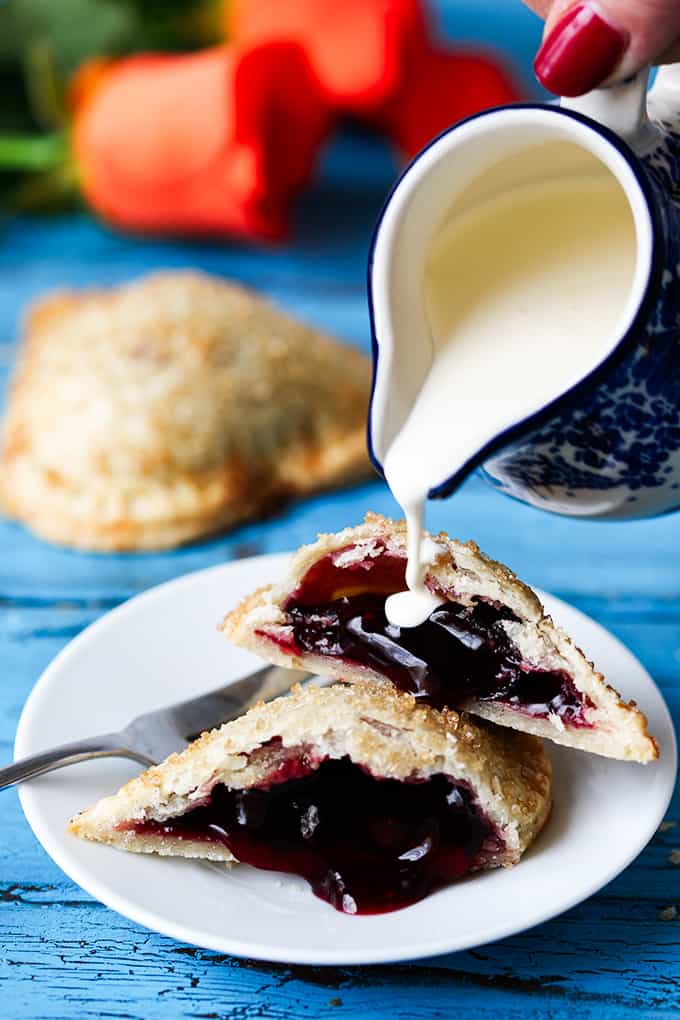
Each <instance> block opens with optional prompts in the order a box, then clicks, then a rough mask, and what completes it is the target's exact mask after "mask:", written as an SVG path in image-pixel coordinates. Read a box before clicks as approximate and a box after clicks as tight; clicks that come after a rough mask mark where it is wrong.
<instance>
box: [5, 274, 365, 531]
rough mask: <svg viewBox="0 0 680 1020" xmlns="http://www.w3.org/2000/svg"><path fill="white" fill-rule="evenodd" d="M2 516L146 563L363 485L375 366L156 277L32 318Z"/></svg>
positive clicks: (237, 301)
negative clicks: (338, 488) (143, 552)
mask: <svg viewBox="0 0 680 1020" xmlns="http://www.w3.org/2000/svg"><path fill="white" fill-rule="evenodd" d="M25 333H26V335H25V339H24V342H23V348H22V353H21V357H20V362H19V366H18V370H17V373H16V376H15V379H14V383H13V386H12V388H11V392H10V397H9V402H8V407H7V412H6V417H5V421H4V428H3V438H2V443H1V444H0V504H2V506H3V509H4V510H5V512H6V513H7V514H9V515H10V516H12V517H15V518H17V519H18V520H20V521H23V522H24V523H25V524H27V525H28V526H29V527H30V528H32V529H33V530H34V531H36V532H37V533H38V534H40V535H42V536H43V537H45V538H47V539H49V540H51V541H54V542H58V543H62V544H65V545H73V546H77V547H80V548H88V549H102V550H115V549H151V548H164V547H170V546H174V545H177V544H179V543H181V542H186V541H188V540H190V539H193V538H196V537H198V536H200V535H204V534H207V533H210V532H214V531H217V530H220V529H222V528H226V527H230V526H232V525H234V524H236V523H238V522H239V521H242V520H245V519H248V518H251V517H253V516H256V515H261V514H262V513H265V512H267V511H269V510H271V509H272V508H274V507H275V506H276V505H278V504H280V503H281V502H282V501H284V500H285V499H287V498H290V497H294V496H297V495H304V494H305V493H309V492H312V491H315V490H318V489H321V488H324V487H326V486H330V485H335V484H338V483H341V482H343V481H345V480H348V479H351V478H355V477H360V476H363V475H367V474H368V473H370V467H369V464H368V458H367V453H366V443H365V417H366V409H367V406H368V396H369V388H370V366H369V364H368V361H367V359H366V358H364V357H363V355H361V354H360V353H359V352H358V351H356V350H354V349H352V348H350V347H346V346H343V345H341V344H338V343H335V342H333V341H332V340H330V339H329V338H328V337H326V336H324V335H322V334H321V333H319V332H318V331H316V330H314V329H311V328H310V327H308V326H305V325H303V324H302V323H300V322H298V321H297V320H295V319H293V318H292V317H290V316H288V315H285V314H284V313H283V312H281V311H279V310H278V309H276V308H274V307H273V306H272V305H270V304H269V303H268V302H267V301H265V300H263V299H262V298H260V297H258V296H256V295H255V294H253V293H251V292H250V291H248V290H246V289H245V288H243V287H240V286H238V285H235V284H232V283H227V282H225V281H222V280H218V279H212V278H210V277H208V276H204V275H202V274H199V273H192V272H166V273H159V274H157V275H153V276H149V277H146V278H143V279H141V280H139V281H136V282H133V283H130V284H127V285H125V286H122V287H119V288H115V289H112V290H109V291H88V292H82V293H75V292H74V293H69V292H64V293H57V294H54V295H51V296H48V297H47V298H46V299H44V300H42V301H41V302H39V303H38V304H36V305H35V306H34V307H33V308H32V310H31V311H30V313H29V315H28V318H27V323H26V330H25Z"/></svg>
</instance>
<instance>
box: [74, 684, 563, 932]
mask: <svg viewBox="0 0 680 1020" xmlns="http://www.w3.org/2000/svg"><path fill="white" fill-rule="evenodd" d="M549 810H550V764H549V762H548V760H547V758H546V756H545V754H544V752H543V749H542V747H541V745H540V743H539V741H537V740H535V739H534V738H532V737H528V736H525V735H522V734H518V733H512V732H510V731H507V730H501V729H497V728H495V727H493V726H488V725H485V724H481V726H478V725H475V724H474V723H473V722H472V721H470V720H469V719H466V718H465V717H463V716H459V715H458V713H455V712H438V711H435V710H434V709H430V708H427V707H424V706H418V705H416V703H415V701H414V699H413V698H411V697H410V696H408V695H405V694H400V693H399V692H397V691H394V690H392V689H390V688H383V689H380V688H378V687H376V685H374V684H356V685H352V686H349V685H336V686H334V687H327V688H318V687H307V688H306V689H305V690H302V689H301V688H295V689H294V690H293V692H292V694H291V695H290V696H288V697H286V698H279V699H277V700H276V701H274V702H270V703H268V704H266V705H265V704H262V705H259V706H257V707H256V708H254V709H252V710H251V711H250V712H248V713H247V714H246V715H245V716H242V717H241V718H240V719H237V720H235V721H233V722H231V723H227V724H225V725H224V726H222V727H221V728H220V729H218V730H214V731H213V732H212V733H206V734H204V735H203V736H202V737H201V738H200V739H199V740H197V741H196V742H195V743H194V744H192V745H191V746H190V747H189V748H187V750H186V751H184V752H183V753H182V754H179V755H171V756H170V758H168V759H167V761H166V762H164V763H163V764H162V765H159V766H156V767H154V768H152V769H149V770H148V771H147V772H145V773H143V774H142V775H141V776H139V777H137V778H136V779H133V780H132V781H131V782H129V783H128V784H127V785H126V786H124V787H123V788H122V789H121V790H120V791H119V792H118V793H117V794H115V795H114V796H112V797H107V798H104V799H103V800H101V801H99V803H98V804H96V805H95V806H94V807H92V808H90V809H89V810H88V811H85V812H83V813H82V814H80V815H78V816H77V817H76V818H74V819H73V820H72V822H71V825H70V828H71V831H72V832H73V833H75V834H76V835H78V836H81V837H83V838H85V839H92V840H96V841H98V842H103V843H109V844H111V845H113V846H117V847H120V848H122V849H126V850H132V851H137V852H141V853H153V852H157V853H160V854H166V855H168V854H169V855H179V856H185V857H197V858H207V859H211V860H219V861H227V862H229V861H235V860H240V861H242V862H246V863H250V864H253V865H255V866H256V867H260V868H266V869H268V870H274V871H284V872H293V873H296V874H299V875H302V876H303V877H305V878H306V879H307V880H308V881H309V883H310V885H311V886H312V888H313V890H314V892H315V893H316V894H317V895H318V896H319V897H321V898H322V899H324V900H326V901H328V902H329V903H331V904H332V905H333V906H335V907H336V908H337V909H339V910H342V911H344V912H346V913H377V912H383V911H386V910H394V909H397V908H399V907H402V906H406V905H407V904H409V903H413V902H415V901H417V900H419V899H422V898H423V896H425V895H427V894H428V893H429V892H430V891H432V890H434V889H436V888H438V887H440V886H442V885H445V884H448V883H449V882H450V881H452V880H455V879H456V878H459V877H461V876H462V875H464V874H466V873H468V872H470V871H476V870H480V869H484V868H493V867H500V866H509V865H512V864H515V863H517V861H518V860H519V858H520V856H521V855H522V853H523V852H524V850H525V849H526V848H527V846H529V844H530V843H531V842H532V841H533V839H534V838H535V837H536V835H537V834H538V833H539V832H540V830H541V828H542V826H543V824H544V822H545V820H546V818H547V816H548V813H549Z"/></svg>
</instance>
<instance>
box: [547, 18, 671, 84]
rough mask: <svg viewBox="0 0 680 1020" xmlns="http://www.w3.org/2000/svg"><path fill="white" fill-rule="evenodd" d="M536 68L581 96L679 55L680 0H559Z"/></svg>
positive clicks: (554, 82)
mask: <svg viewBox="0 0 680 1020" xmlns="http://www.w3.org/2000/svg"><path fill="white" fill-rule="evenodd" d="M532 6H534V7H539V9H540V8H541V7H543V8H548V10H547V12H546V13H547V19H546V28H545V35H544V38H543V44H542V46H541V48H540V50H539V51H538V54H537V56H536V61H535V64H534V68H535V71H536V75H537V77H538V79H539V81H540V82H541V83H542V84H543V85H544V86H545V87H546V88H547V89H550V91H551V92H555V93H556V94H557V95H562V96H579V95H582V94H583V93H584V92H589V91H590V90H591V89H594V88H597V87H598V86H600V85H609V84H613V83H614V82H618V81H622V80H624V79H625V78H628V77H630V76H631V75H632V74H635V72H637V71H639V70H640V69H641V68H643V67H645V66H646V65H648V64H652V63H655V62H658V61H659V60H665V59H667V60H672V59H680V45H679V43H680V4H679V3H678V2H677V0H585V2H584V0H579V2H576V3H574V2H573V0H555V2H553V3H552V4H548V3H543V4H537V3H533V4H532Z"/></svg>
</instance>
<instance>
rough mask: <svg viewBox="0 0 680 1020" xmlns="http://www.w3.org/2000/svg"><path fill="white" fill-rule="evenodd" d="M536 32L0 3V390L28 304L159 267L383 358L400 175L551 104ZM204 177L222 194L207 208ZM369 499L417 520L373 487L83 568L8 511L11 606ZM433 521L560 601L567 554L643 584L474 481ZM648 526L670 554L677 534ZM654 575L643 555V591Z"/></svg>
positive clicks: (176, 1)
mask: <svg viewBox="0 0 680 1020" xmlns="http://www.w3.org/2000/svg"><path fill="white" fill-rule="evenodd" d="M319 12H320V13H319ZM541 30H542V26H541V23H540V21H539V19H538V18H536V17H535V16H534V15H533V14H532V13H531V12H530V11H528V9H527V8H526V7H525V6H524V5H523V4H522V3H521V2H520V0H222V2H219V0H195V2H191V0H183V2H182V0H59V3H56V2H53V0H3V2H0V76H1V81H2V92H1V95H2V103H1V104H0V167H1V169H0V210H1V211H0V398H1V396H2V392H3V390H5V389H6V384H7V381H8V379H9V377H10V373H11V369H12V366H13V365H14V363H15V357H16V352H17V342H18V337H19V334H20V324H21V321H22V317H23V316H24V314H25V310H26V308H27V307H28V306H29V305H30V302H31V301H33V300H35V299H36V298H39V297H41V296H42V295H44V294H45V292H49V291H50V290H53V289H55V288H63V287H77V288H88V287H95V286H101V285H116V284H118V283H122V282H125V281H129V280H133V279H136V278H138V277H140V276H143V275H144V274H146V273H148V272H149V271H154V270H158V269H173V268H187V267H189V268H193V269H199V270H204V271H207V272H210V273H214V274H216V275H218V276H221V277H226V278H230V279H234V280H236V281H239V282H242V283H245V284H246V285H249V286H252V287H253V288H256V289H257V290H258V291H259V292H261V293H263V294H264V295H265V296H267V297H269V298H271V299H273V300H274V301H275V302H276V303H277V304H278V305H279V306H280V307H282V308H283V309H285V310H286V311H289V312H292V313H293V314H295V315H298V316H299V317H300V318H301V319H303V320H304V321H307V322H309V323H311V324H312V325H314V326H317V327H320V328H322V329H324V330H328V331H329V332H330V333H331V334H333V335H334V336H336V337H338V338H339V339H341V340H343V341H345V342H349V343H350V344H352V345H354V346H357V347H359V348H360V349H362V350H364V351H365V352H368V351H369V350H370V331H369V322H368V311H367V304H366V285H365V279H366V261H367V254H368V249H369V245H370V240H371V236H372V231H373V226H374V224H375V221H376V218H377V216H378V214H379V212H380V209H381V206H382V203H383V201H384V199H385V196H386V194H387V192H388V191H389V189H390V187H391V185H392V184H393V183H394V180H395V177H396V176H397V174H398V173H399V172H400V169H401V168H403V166H404V165H405V163H406V162H407V160H408V159H409V158H410V157H411V156H412V155H413V153H414V152H415V151H417V149H418V148H419V147H420V146H421V145H423V144H425V143H426V142H427V140H428V139H429V137H431V136H432V135H434V134H435V133H437V132H438V131H439V130H442V129H443V128H444V127H446V126H447V125H449V124H451V123H454V122H455V121H456V120H457V119H459V118H460V117H464V116H467V115H468V114H469V113H472V112H474V111H475V110H477V109H483V108H484V107H485V106H488V105H492V104H495V103H497V102H506V101H512V100H514V99H522V98H544V97H545V94H544V93H542V91H541V90H540V89H539V87H538V85H537V84H536V82H535V80H534V78H533V74H532V70H531V66H532V60H533V55H534V53H535V51H536V48H537V46H538V44H539V42H540V38H541ZM216 152H217V153H219V158H217V159H216V158H215V153H216ZM230 174H231V176H229V175H230ZM187 180H188V181H189V182H190V187H189V192H188V193H187V191H186V190H184V191H183V190H182V188H183V185H184V183H185V182H186V181H187ZM177 182H179V184H178V183H177ZM194 186H195V191H197V192H198V193H199V194H200V195H201V196H204V195H208V196H209V201H208V202H207V203H206V206H205V207H204V208H203V209H202V213H201V216H200V217H197V216H196V214H195V206H192V194H191V187H194ZM369 507H370V508H372V509H375V510H377V511H381V512H386V513H390V514H394V513H396V512H397V509H398V508H397V507H396V505H395V504H394V501H393V500H392V499H391V496H390V494H389V493H388V491H387V490H386V488H385V486H384V485H383V484H382V483H381V482H379V481H377V480H376V481H375V482H372V483H369V484H368V485H366V486H363V487H360V488H359V489H358V490H357V489H356V488H354V489H350V490H344V491H341V492H339V493H337V494H336V495H334V496H332V497H330V496H320V497H316V498H313V499H311V500H308V501H305V502H304V503H302V504H299V505H297V506H296V507H294V508H292V509H289V510H288V511H286V512H285V513H283V514H281V515H279V516H277V517H276V518H275V519H274V520H273V521H271V522H270V523H268V524H267V526H266V528H263V527H262V526H261V525H260V524H258V523H253V524H250V525H246V526H245V527H241V528H239V529H238V531H236V532H235V533H232V534H230V535H226V536H224V537H222V538H219V539H214V540H211V541H210V542H208V543H207V544H206V543H203V544H199V545H198V546H196V545H194V546H189V547H187V548H184V549H181V550H179V551H178V552H177V553H175V554H174V555H172V556H168V555H162V554H157V555H154V554H147V555H145V556H143V557H141V558H140V557H137V559H135V557H134V556H118V557H109V558H106V557H101V556H96V555H95V556H74V554H73V553H71V552H68V551H64V550H62V549H59V548H57V547H49V546H46V545H45V544H44V543H42V542H40V541H38V540H36V539H35V538H33V537H32V536H31V535H30V534H29V533H28V532H27V531H25V530H24V529H22V528H20V527H18V526H17V525H15V524H12V523H9V522H3V521H0V542H1V543H3V546H2V550H3V551H2V561H3V568H4V573H3V579H4V584H5V588H6V589H7V595H8V596H10V597H13V596H15V595H21V593H22V592H26V591H33V590H34V589H35V587H36V586H37V587H38V588H40V590H41V591H43V592H44V594H45V595H46V596H47V595H49V594H51V593H53V592H54V593H56V594H60V593H61V594H65V595H70V596H73V595H76V596H77V595H80V594H86V593H92V592H95V593H96V592H98V591H99V590H100V586H105V587H106V588H107V591H109V590H110V589H111V588H112V589H113V590H114V591H115V592H116V593H117V594H116V597H118V595H120V597H124V596H125V595H127V594H131V593H133V592H134V591H137V590H139V589H140V588H142V587H146V586H148V585H150V584H153V583H155V582H157V581H160V580H163V579H165V578H167V577H171V576H174V575H176V574H177V573H181V572H183V571H185V570H189V569H192V568H195V567H200V566H205V565H208V564H210V563H212V562H221V561H223V560H224V558H225V557H227V558H228V557H230V556H232V555H244V554H249V553H254V552H264V551H269V550H272V551H274V550H278V549H289V548H292V547H294V546H296V545H298V544H299V543H301V542H304V541H308V540H309V538H310V536H312V535H313V534H314V533H315V532H316V531H318V530H320V529H322V530H328V531H330V530H333V529H335V528H339V527H343V526H345V525H346V524H348V523H350V522H353V521H355V520H357V519H358V518H359V517H360V516H361V515H362V514H363V512H364V511H365V510H366V509H367V508H369ZM429 521H430V524H431V526H432V527H433V528H446V529H447V530H449V531H451V533H453V534H458V535H460V536H461V537H468V536H471V535H473V536H474V537H475V538H476V539H477V540H478V541H479V543H480V545H481V546H482V547H483V548H485V549H486V550H487V551H488V552H489V553H491V554H493V555H496V556H497V557H499V558H500V559H503V560H507V561H509V562H511V563H512V565H513V566H514V567H515V568H516V569H517V570H518V571H520V572H522V570H525V571H526V572H527V574H528V579H529V580H534V581H535V582H536V583H538V584H542V585H544V586H545V587H546V588H552V589H553V590H556V591H561V592H564V591H565V579H564V572H563V570H562V569H561V568H560V566H559V564H555V562H554V559H553V556H552V549H553V548H554V545H555V543H556V542H559V543H561V545H562V546H563V547H566V546H569V548H570V572H573V571H572V569H571V568H573V569H574V570H579V571H580V573H579V585H580V586H581V587H583V586H585V588H586V589H588V590H591V591H592V593H593V594H595V593H597V592H598V591H599V590H600V586H601V576H600V575H599V572H596V571H592V570H591V569H590V564H591V563H592V562H593V559H594V558H596V559H597V562H599V563H600V564H601V565H602V567H603V569H604V567H605V565H606V569H607V570H608V572H609V573H608V577H609V579H610V582H611V583H612V584H613V585H614V587H615V588H616V587H617V586H618V585H619V584H621V585H624V584H625V583H626V577H627V575H626V573H625V565H623V564H621V562H620V556H619V552H620V550H619V544H618V543H619V539H618V537H617V536H618V534H619V533H617V531H616V526H612V527H610V528H607V526H603V525H601V524H592V523H587V522H581V521H576V520H563V519H559V518H555V517H549V516H547V515H545V514H541V513H540V512H539V511H536V510H534V509H531V508H529V507H525V506H520V505H518V504H513V503H511V502H510V501H508V500H507V499H501V498H500V497H499V496H498V495H497V494H495V493H494V492H492V491H491V490H488V489H487V488H486V486H485V485H484V484H483V483H482V482H480V481H479V480H478V479H477V478H473V479H471V480H470V481H469V482H468V484H467V485H466V486H465V487H464V488H463V490H462V491H461V492H460V493H459V494H458V495H457V496H456V498H455V499H454V500H449V501H445V502H443V503H434V504H432V506H431V507H430V509H429ZM532 525H535V526H533V527H532ZM631 528H633V529H634V530H635V534H636V537H637V540H638V541H644V542H646V543H648V544H649V545H653V546H654V547H658V548H659V550H662V549H663V548H664V547H665V543H666V542H667V540H668V535H669V529H671V528H672V522H671V520H668V521H661V522H660V521H655V522H642V523H640V524H637V525H632V526H631ZM631 539H632V535H631ZM662 561H663V557H662ZM663 562H665V561H663ZM135 563H138V564H139V566H135ZM581 568H582V569H581ZM659 569H663V568H662V567H660V565H659V564H658V563H657V564H655V565H654V566H652V565H651V564H650V566H649V567H648V568H646V567H645V565H644V564H639V565H638V574H637V580H636V583H637V584H638V585H639V586H640V589H641V591H644V590H650V591H651V590H654V589H655V587H656V586H657V585H658V582H659V576H658V571H659ZM668 571H669V577H668V580H669V583H670V582H671V580H672V577H671V575H672V566H671V564H668ZM619 578H620V580H618V579H619ZM572 587H573V586H572V585H571V584H569V585H568V589H569V590H567V591H566V594H567V595H569V594H571V591H572ZM107 597H108V596H107Z"/></svg>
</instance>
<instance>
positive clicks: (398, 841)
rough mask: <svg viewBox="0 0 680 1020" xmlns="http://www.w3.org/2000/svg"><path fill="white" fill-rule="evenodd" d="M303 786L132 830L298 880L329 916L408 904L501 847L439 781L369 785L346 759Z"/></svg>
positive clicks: (458, 789)
mask: <svg viewBox="0 0 680 1020" xmlns="http://www.w3.org/2000/svg"><path fill="white" fill-rule="evenodd" d="M309 768H312V769H313V771H311V772H310V773H309V774H308V775H307V776H305V777H304V778H295V779H288V780H285V781H280V777H278V775H277V779H279V781H276V782H274V784H273V785H267V786H266V787H264V788H256V789H252V790H247V791H245V792H239V791H234V790H229V789H227V787H225V786H222V785H220V786H216V787H215V788H214V789H213V790H212V793H211V795H210V803H209V804H207V805H206V806H204V807H199V808H195V809H194V810H193V811H190V812H188V813H187V814H185V815H182V816H180V817H177V818H173V819H171V820H169V821H166V822H165V823H159V822H144V823H137V824H134V825H132V826H131V828H133V829H134V831H136V832H140V833H145V834H150V833H156V834H158V835H161V834H166V835H172V836H175V837H179V838H181V839H200V840H214V841H220V842H223V843H226V845H227V846H228V847H229V849H230V850H231V851H232V853H233V854H234V855H235V856H236V857H237V858H238V859H239V861H242V862H245V863H248V864H252V865H254V866H255V867H256V868H263V869H267V870H269V871H285V872H292V873H293V874H296V875H302V876H303V877H304V878H306V879H307V881H308V882H309V883H310V885H311V887H312V889H313V891H314V892H315V893H316V895H317V896H319V897H320V898H321V899H323V900H327V901H328V903H330V904H331V905H332V906H334V907H335V908H336V910H340V911H344V912H345V913H349V914H354V913H359V914H377V913H383V912H387V911H390V910H397V909H399V908H400V907H405V906H407V905H408V904H410V903H415V902H416V901H417V900H420V899H422V898H423V897H424V896H427V894H428V893H429V892H430V891H432V890H433V889H436V888H438V887H441V886H442V885H445V884H446V883H448V882H450V881H452V880H454V879H457V878H460V877H461V876H462V875H465V874H466V873H467V872H468V871H470V870H471V868H473V867H474V866H475V865H476V864H478V863H479V862H480V861H481V860H483V855H484V853H485V852H486V853H487V854H488V853H490V852H498V851H499V850H500V849H502V847H503V842H502V840H501V838H500V837H499V836H498V835H497V833H496V831H495V829H494V827H493V826H492V825H491V823H490V822H489V821H488V820H487V819H486V818H485V816H484V815H483V813H482V812H481V811H480V809H479V808H478V807H477V806H476V804H475V802H474V800H473V798H472V796H471V794H470V793H469V791H468V790H467V788H466V787H464V786H462V785H460V784H457V783H455V782H454V781H453V780H452V779H450V778H448V777H447V776H444V775H437V776H433V777H432V778H431V779H427V780H424V781H414V782H398V781H396V780H394V779H376V778H374V777H373V776H371V775H369V774H368V773H367V772H366V771H364V770H363V769H362V768H360V767H359V766H357V765H354V764H353V763H352V762H351V761H350V760H349V758H342V759H341V760H339V761H333V760H326V761H323V762H322V763H321V764H320V765H318V767H316V768H314V766H313V765H309V764H307V763H304V762H301V763H300V764H299V765H298V766H297V767H296V768H295V769H293V770H292V773H291V774H293V775H296V776H300V774H301V773H302V772H304V771H305V770H306V769H309Z"/></svg>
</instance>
